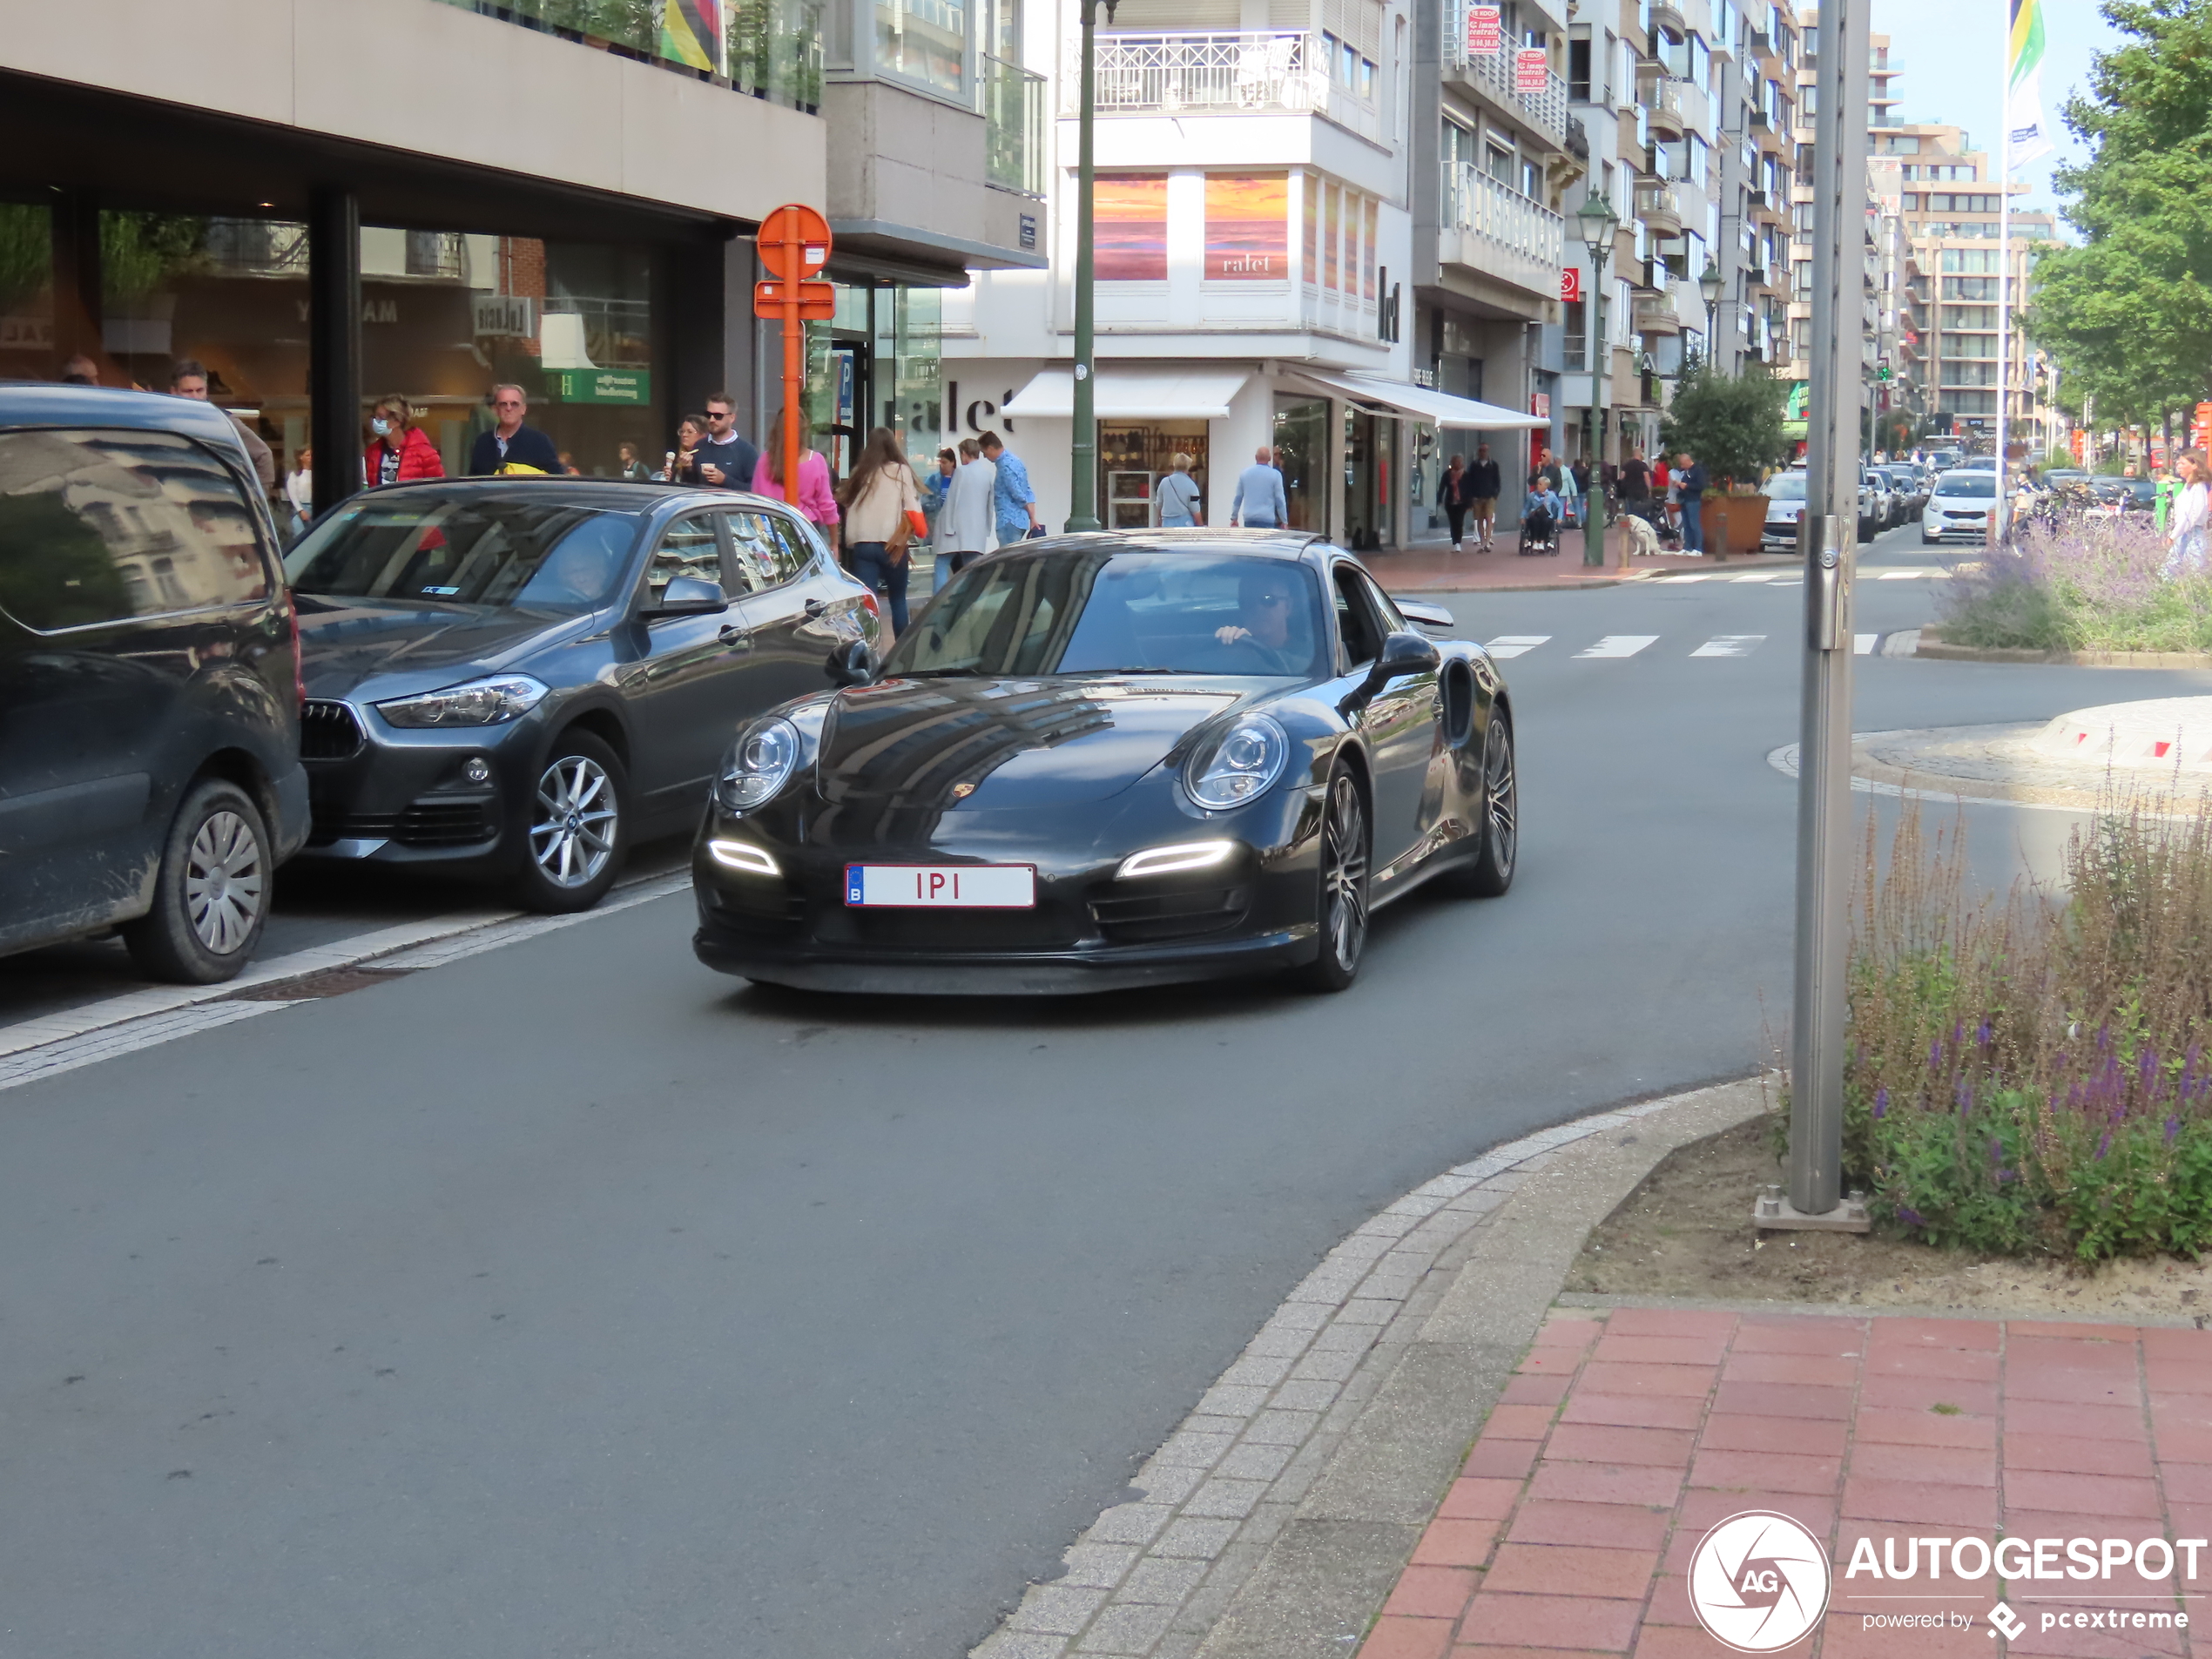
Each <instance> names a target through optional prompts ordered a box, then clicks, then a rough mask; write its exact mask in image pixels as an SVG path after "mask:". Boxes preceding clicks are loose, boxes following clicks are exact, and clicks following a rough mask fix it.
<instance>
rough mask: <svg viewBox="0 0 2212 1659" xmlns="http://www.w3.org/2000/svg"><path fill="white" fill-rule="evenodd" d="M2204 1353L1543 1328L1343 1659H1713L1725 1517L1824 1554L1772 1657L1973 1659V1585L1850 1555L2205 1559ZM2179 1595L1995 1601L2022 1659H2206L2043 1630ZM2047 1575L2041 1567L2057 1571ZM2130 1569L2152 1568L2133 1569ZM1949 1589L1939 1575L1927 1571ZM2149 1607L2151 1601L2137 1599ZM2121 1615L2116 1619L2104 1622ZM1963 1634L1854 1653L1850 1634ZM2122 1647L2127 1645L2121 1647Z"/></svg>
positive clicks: (1867, 1324)
mask: <svg viewBox="0 0 2212 1659" xmlns="http://www.w3.org/2000/svg"><path fill="white" fill-rule="evenodd" d="M2208 1362H2212V1332H2203V1331H2190V1330H2172V1329H2155V1328H2153V1329H2137V1328H2134V1327H2132V1326H2127V1325H2076V1324H2064V1323H2046V1322H2037V1321H2032V1320H2011V1321H2000V1320H1994V1319H1925V1318H1891V1317H1873V1318H1828V1317H1818V1316H1810V1317H1808V1316H1791V1315H1782V1314H1775V1315H1768V1314H1756V1315H1754V1314H1745V1315H1737V1314H1735V1313H1730V1312H1686V1311H1678V1310H1671V1309H1670V1310H1664V1311H1661V1310H1644V1309H1629V1308H1621V1309H1615V1310H1611V1311H1610V1312H1601V1311H1596V1310H1588V1311H1585V1310H1580V1309H1555V1310H1554V1311H1553V1312H1552V1313H1551V1314H1550V1315H1549V1316H1548V1318H1547V1320H1546V1323H1545V1325H1544V1326H1543V1328H1542V1330H1541V1332H1539V1334H1538V1336H1537V1338H1536V1341H1535V1344H1534V1346H1533V1347H1532V1348H1531V1349H1530V1350H1529V1352H1528V1354H1527V1357H1526V1358H1525V1359H1523V1360H1522V1361H1521V1365H1520V1366H1519V1367H1518V1368H1517V1371H1516V1373H1515V1375H1514V1378H1513V1380H1512V1381H1511V1382H1510V1383H1509V1384H1508V1385H1507V1388H1506V1391H1505V1393H1504V1394H1503V1396H1502V1397H1501V1399H1500V1401H1499V1404H1498V1406H1497V1407H1496V1409H1495V1410H1494V1411H1493V1413H1491V1415H1490V1419H1489V1420H1488V1422H1487V1424H1486V1425H1485V1426H1484V1428H1483V1432H1482V1434H1481V1438H1480V1440H1478V1441H1477V1442H1476V1444H1475V1447H1474V1451H1473V1452H1472V1453H1471V1454H1470V1455H1469V1456H1468V1458H1467V1462H1466V1465H1465V1467H1464V1468H1463V1469H1462V1471H1461V1473H1460V1476H1459V1478H1458V1479H1457V1480H1454V1481H1453V1484H1452V1487H1451V1488H1450V1490H1449V1491H1448V1492H1447V1494H1445V1497H1444V1500H1443V1503H1442V1505H1441V1507H1440V1508H1439V1509H1438V1511H1437V1513H1436V1515H1435V1518H1434V1519H1433V1520H1432V1521H1430V1523H1429V1525H1428V1527H1427V1530H1426V1533H1425V1534H1423V1536H1422V1539H1421V1541H1420V1547H1419V1548H1418V1549H1417V1550H1416V1552H1415V1553H1414V1555H1413V1561H1412V1564H1411V1565H1409V1566H1408V1567H1407V1568H1406V1569H1405V1572H1404V1574H1403V1575H1402V1576H1401V1577H1400V1578H1399V1581H1398V1584H1397V1587H1396V1588H1395V1590H1394V1591H1393V1594H1392V1595H1391V1597H1390V1599H1389V1602H1387V1604H1386V1606H1385V1608H1384V1609H1383V1614H1382V1616H1381V1618H1380V1619H1379V1621H1378V1622H1377V1623H1376V1625H1375V1627H1374V1629H1373V1630H1372V1632H1371V1633H1370V1634H1369V1635H1368V1636H1367V1639H1366V1642H1365V1643H1364V1644H1363V1645H1362V1646H1361V1648H1360V1649H1359V1653H1360V1656H1361V1659H1446V1656H1451V1659H1505V1656H1506V1655H1508V1654H1514V1655H1534V1654H1536V1653H1543V1654H1546V1655H1548V1656H1550V1659H1560V1656H1561V1650H1562V1649H1565V1650H1568V1651H1569V1652H1579V1653H1589V1654H1634V1655H1636V1656H1638V1659H1674V1656H1692V1655H1694V1656H1696V1659H1717V1656H1721V1655H1723V1654H1725V1653H1726V1652H1727V1651H1728V1649H1724V1648H1723V1646H1722V1645H1721V1644H1720V1643H1719V1642H1716V1640H1715V1639H1714V1638H1712V1637H1711V1636H1710V1635H1707V1634H1706V1633H1705V1632H1704V1631H1703V1629H1700V1628H1699V1626H1698V1624H1697V1621H1696V1615H1694V1614H1693V1613H1692V1612H1691V1610H1690V1607H1689V1595H1688V1589H1687V1578H1686V1575H1687V1571H1688V1568H1689V1559H1690V1556H1691V1554H1692V1553H1693V1552H1694V1551H1695V1550H1696V1545H1697V1542H1698V1540H1699V1539H1700V1538H1701V1537H1702V1536H1703V1534H1704V1533H1705V1531H1706V1530H1707V1529H1708V1528H1709V1527H1711V1526H1713V1525H1714V1524H1715V1523H1716V1521H1721V1520H1723V1519H1724V1518H1725V1517H1727V1516H1729V1515H1731V1514H1737V1513H1739V1512H1741V1511H1743V1510H1747V1509H1771V1510H1776V1511H1779V1512H1780V1513H1782V1514H1786V1515H1789V1516H1791V1517H1793V1518H1794V1519H1796V1520H1797V1521H1800V1522H1802V1523H1803V1524H1804V1526H1806V1527H1809V1528H1811V1530H1812V1532H1813V1533H1815V1534H1817V1535H1821V1536H1823V1537H1824V1538H1825V1540H1826V1541H1827V1543H1828V1545H1829V1550H1830V1561H1831V1563H1832V1570H1833V1574H1834V1588H1833V1593H1832V1594H1831V1598H1830V1602H1829V1612H1828V1616H1827V1618H1826V1620H1825V1622H1824V1627H1823V1629H1821V1630H1820V1631H1817V1632H1816V1633H1815V1634H1814V1635H1811V1636H1808V1637H1806V1638H1805V1639H1804V1641H1803V1642H1799V1643H1798V1644H1797V1645H1796V1646H1794V1647H1792V1648H1790V1649H1786V1650H1785V1651H1787V1652H1789V1653H1791V1654H1819V1655H1823V1656H1828V1659H1844V1656H1859V1655H1873V1654H1882V1655H1904V1656H1909V1659H1924V1656H1925V1659H1950V1656H1967V1659H1997V1656H1999V1655H2000V1653H2002V1652H2003V1651H2005V1650H2006V1649H2005V1645H2004V1644H2002V1643H2000V1642H1993V1641H1992V1639H1991V1638H1992V1637H1993V1635H1994V1634H1995V1633H1994V1632H1993V1631H1992V1630H1991V1629H1989V1627H1988V1623H1987V1617H1988V1615H1989V1613H1990V1612H1991V1610H1992V1608H1993V1607H1994V1606H1995V1604H1996V1602H1997V1599H1998V1590H1999V1588H2000V1587H1999V1584H1998V1581H1997V1580H1996V1579H1995V1578H1994V1577H1984V1578H1980V1579H1978V1580H1971V1581H1962V1580H1959V1579H1957V1578H1952V1577H1947V1576H1946V1577H1945V1578H1943V1579H1942V1580H1940V1581H1938V1582H1936V1583H1933V1584H1932V1583H1930V1581H1928V1579H1927V1577H1926V1575H1925V1572H1924V1573H1923V1574H1922V1575H1921V1576H1920V1578H1919V1581H1918V1582H1916V1583H1915V1584H1913V1585H1912V1587H1911V1588H1912V1589H1914V1590H1916V1591H1919V1592H1921V1593H1922V1594H1923V1595H1925V1594H1926V1593H1928V1592H1930V1591H1936V1592H1939V1594H1940V1596H1941V1599H1940V1600H1937V1599H1925V1600H1912V1601H1900V1600H1875V1599H1871V1598H1873V1597H1878V1596H1882V1595H1884V1594H1885V1591H1886V1592H1888V1593H1890V1594H1892V1595H1895V1594H1896V1593H1897V1592H1898V1589H1899V1587H1898V1586H1897V1585H1894V1584H1888V1585H1885V1584H1884V1583H1881V1582H1879V1581H1873V1580H1871V1579H1870V1578H1869V1577H1868V1576H1867V1575H1865V1574H1861V1575H1858V1577H1856V1578H1851V1579H1847V1578H1846V1577H1845V1576H1844V1569H1845V1568H1846V1566H1847V1564H1848V1563H1849V1562H1850V1561H1851V1558H1852V1554H1853V1550H1854V1548H1855V1546H1856V1545H1857V1543H1858V1540H1859V1539H1860V1538H1861V1537H1862V1536H1865V1537H1871V1538H1873V1539H1874V1540H1875V1544H1874V1548H1875V1549H1876V1551H1877V1552H1879V1551H1880V1550H1881V1549H1882V1548H1884V1542H1885V1540H1889V1539H1894V1540H1895V1541H1896V1543H1895V1547H1896V1548H1898V1551H1899V1552H1900V1553H1902V1552H1904V1551H1905V1550H1906V1549H1908V1548H1910V1546H1909V1544H1908V1543H1907V1540H1908V1539H1909V1538H1911V1537H1912V1536H1914V1535H1916V1534H1942V1535H1946V1542H1948V1541H1949V1539H1950V1538H1952V1537H1958V1536H1978V1537H1979V1538H1980V1539H1981V1540H1983V1541H1993V1540H1994V1539H1995V1537H1996V1535H1997V1534H1998V1533H1999V1531H2000V1528H2001V1530H2002V1531H2003V1533H2004V1534H2006V1535H2007V1536H2013V1535H2018V1536H2020V1537H2025V1538H2058V1539H2074V1538H2076V1537H2084V1536H2086V1537H2090V1538H2102V1537H2105V1536H2107V1535H2110V1536H2114V1537H2119V1536H2123V1535H2124V1536H2126V1537H2128V1538H2131V1539H2143V1538H2150V1537H2157V1536H2160V1535H2163V1536H2165V1537H2166V1538H2168V1539H2169V1540H2178V1539H2184V1538H2192V1539H2204V1538H2209V1537H2212V1363H2208ZM2204 1554H2205V1555H2206V1556H2207V1557H2208V1559H2204V1560H2202V1561H2200V1563H2199V1565H2198V1568H2197V1577H2196V1579H2195V1583H2194V1584H2188V1583H2184V1582H2182V1580H2181V1578H2180V1575H2179V1574H2178V1572H2177V1574H2176V1575H2175V1577H2172V1578H2168V1579H2166V1580H2164V1581H2162V1582H2156V1581H2142V1580H2141V1579H2140V1578H2139V1576H2138V1575H2137V1574H2136V1572H2135V1571H2134V1568H2133V1567H2132V1566H2123V1567H2121V1568H2119V1569H2118V1570H2117V1571H2116V1572H2115V1574H2114V1577H2113V1579H2112V1580H2111V1581H2110V1583H2109V1586H2108V1591H2107V1586H2105V1585H2102V1584H2098V1585H2089V1584H2081V1583H2077V1582H2074V1581H2070V1580H2067V1579H2065V1578H2060V1579H2059V1580H2058V1581H2055V1582H2054V1581H2051V1580H2050V1579H2048V1578H2044V1579H2029V1580H2015V1581H2013V1582H2012V1584H2011V1585H2010V1586H2009V1587H2008V1590H2009V1594H2008V1598H2007V1599H2008V1600H2009V1601H2010V1602H2011V1604H2012V1606H2013V1611H2014V1612H2015V1613H2016V1614H2017V1615H2019V1616H2020V1618H2022V1619H2024V1620H2026V1621H2027V1632H2026V1634H2023V1635H2021V1636H2020V1638H2019V1639H2018V1640H2017V1641H2015V1642H2013V1643H2011V1645H2010V1651H2013V1652H2017V1653H2023V1654H2047V1653H2048V1654H2067V1655H2076V1656H2099V1655H2114V1656H2121V1655H2124V1656H2134V1655H2138V1654H2186V1653H2188V1652H2190V1651H2191V1650H2192V1649H2191V1648H2190V1647H2189V1645H2188V1644H2189V1642H2191V1641H2192V1640H2195V1641H2196V1642H2197V1646H2196V1648H2195V1651H2198V1652H2212V1637H2204V1638H2198V1637H2196V1635H2195V1632H2194V1631H2183V1630H2182V1629H2147V1630H2137V1629H2128V1631H2127V1633H2126V1634H2125V1635H2117V1634H2114V1633H2113V1632H2111V1631H2110V1630H2109V1629H2052V1630H2049V1631H2047V1632H2046V1631H2044V1630H2042V1629H2040V1626H2041V1623H2042V1619H2043V1615H2046V1614H2056V1613H2060V1612H2069V1613H2070V1612H2073V1611H2074V1610H2077V1609H2089V1608H2110V1607H2113V1606H2115V1605H2116V1606H2118V1607H2121V1608H2124V1609H2157V1610H2159V1611H2161V1612H2163V1613H2167V1614H2175V1613H2182V1612H2186V1613H2188V1614H2190V1615H2191V1622H2194V1617H2195V1613H2196V1612H2197V1611H2198V1610H2199V1609H2204V1610H2205V1616H2206V1617H2207V1618H2208V1619H2212V1602H2207V1601H2206V1600H2203V1599H2199V1598H2198V1596H2197V1595H2195V1594H2194V1593H2193V1594H2191V1595H2189V1596H2188V1599H2186V1600H2184V1599H2182V1595H2181V1592H2182V1591H2183V1590H2188V1591H2191V1592H2194V1591H2195V1587H2196V1586H2198V1585H2206V1584H2208V1583H2212V1551H2207V1552H2204ZM2060 1559H2061V1560H2063V1557H2062V1556H2061V1558H2060ZM2154 1559H2155V1558H2154ZM1945 1561H1946V1564H1952V1556H1951V1555H1949V1554H1946V1556H1945ZM2145 1592H2149V1593H2150V1594H2151V1595H2153V1596H2155V1597H2156V1598H2157V1599H2142V1598H2143V1594H2144V1593H2145ZM2127 1597H2134V1598H2137V1599H2124V1598H2127ZM1900 1608H1904V1609H1909V1610H1911V1611H1913V1612H1936V1611H1939V1610H1945V1609H1948V1610H1952V1611H1954V1612H1956V1613H1958V1614H1962V1615H1972V1620H1973V1622H1972V1626H1971V1628H1968V1629H1956V1628H1954V1629H1914V1630H1897V1629H1888V1630H1880V1629H1875V1630H1869V1629H1866V1628H1865V1616H1866V1615H1868V1614H1870V1613H1877V1612H1882V1611H1888V1612H1891V1613H1895V1612H1896V1611H1898V1609H1900ZM2131 1622H2132V1621H2131Z"/></svg>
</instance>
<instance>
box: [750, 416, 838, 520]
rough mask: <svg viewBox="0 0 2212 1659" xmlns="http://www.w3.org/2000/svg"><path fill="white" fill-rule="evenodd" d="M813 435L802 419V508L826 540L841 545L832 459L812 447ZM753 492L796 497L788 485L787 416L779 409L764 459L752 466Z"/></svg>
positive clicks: (771, 427)
mask: <svg viewBox="0 0 2212 1659" xmlns="http://www.w3.org/2000/svg"><path fill="white" fill-rule="evenodd" d="M811 436H812V434H810V433H809V432H808V431H807V430H806V422H805V421H804V419H803V418H802V420H801V421H800V423H799V452H800V453H799V496H798V500H797V505H798V508H799V511H800V512H801V513H803V514H805V515H806V516H807V517H808V518H809V519H811V520H812V521H813V524H814V527H815V528H816V529H819V530H820V531H821V533H822V539H823V540H824V541H826V542H827V543H829V544H830V545H831V546H832V547H835V546H836V545H837V533H836V531H835V529H833V526H834V525H835V524H836V523H837V496H835V494H833V492H832V490H831V489H830V471H829V462H826V461H825V460H823V459H822V457H821V454H820V452H819V451H818V450H816V449H813V448H809V447H808V444H807V440H808V438H809V437H811ZM752 493H753V494H754V495H756V496H774V497H776V498H777V499H778V500H779V501H790V500H792V494H791V492H790V491H789V490H787V489H785V488H784V416H783V411H782V410H780V409H779V410H778V411H777V412H776V419H775V421H774V423H773V424H772V425H771V426H770V427H769V428H768V442H766V443H765V445H763V446H762V448H761V450H760V460H759V462H758V463H757V464H756V465H755V466H754V467H753V469H752Z"/></svg>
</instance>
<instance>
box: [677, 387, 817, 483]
mask: <svg viewBox="0 0 2212 1659" xmlns="http://www.w3.org/2000/svg"><path fill="white" fill-rule="evenodd" d="M694 455H695V458H696V459H695V464H696V465H697V466H698V482H701V483H703V484H713V485H717V486H718V487H720V488H722V489H745V486H746V485H748V484H749V483H751V482H752V475H753V473H754V472H755V471H756V470H758V469H759V465H760V451H759V450H758V449H756V448H753V447H752V445H751V444H750V443H748V442H745V439H744V437H743V436H742V435H739V433H738V406H737V405H736V404H735V403H734V402H732V401H731V398H730V395H729V394H728V393H727V392H717V393H716V394H715V395H713V396H712V397H710V398H709V399H707V401H706V425H705V436H704V437H703V438H702V440H701V441H700V442H699V443H698V445H697V447H696V448H695V451H694ZM825 464H826V463H825Z"/></svg>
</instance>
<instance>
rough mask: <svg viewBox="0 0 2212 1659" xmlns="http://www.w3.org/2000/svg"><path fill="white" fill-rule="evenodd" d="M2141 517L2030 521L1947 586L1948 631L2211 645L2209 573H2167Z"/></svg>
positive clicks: (2011, 641)
mask: <svg viewBox="0 0 2212 1659" xmlns="http://www.w3.org/2000/svg"><path fill="white" fill-rule="evenodd" d="M2166 563H2167V547H2166V538H2165V536H2163V535H2161V533H2160V532H2159V530H2158V529H2156V528H2155V526H2153V525H2152V524H2150V523H2147V522H2145V521H2144V520H2141V519H2139V518H2138V519H2083V520H2079V521H2075V522H2074V523H2065V524H2061V525H2060V526H2059V527H2058V528H2056V529H2053V528H2051V527H2049V526H2047V525H2044V524H2041V523H2031V524H2028V525H2026V526H2024V527H2022V528H2021V529H2020V531H2019V533H2018V535H2017V536H2015V537H2014V539H2013V544H2012V545H2010V546H2006V547H1998V548H1992V549H1991V550H1989V552H1988V554H1987V556H1986V558H1985V559H1984V560H1983V562H1982V563H1981V564H1980V566H1979V568H1978V569H1972V570H1966V571H1963V572H1962V573H1961V574H1960V575H1959V577H1958V579H1957V580H1955V581H1953V582H1951V583H1946V586H1945V590H1944V594H1943V597H1942V600H1941V605H1942V616H1943V629H1944V637H1946V639H1948V640H1950V641H1952V642H1953V643H1955V644H1961V645H1982V646H2010V647H2014V648H2021V649H2026V650H2030V651H2212V578H2207V577H2204V576H2202V575H2192V576H2184V577H2169V576H2168V575H2167V574H2166Z"/></svg>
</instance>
